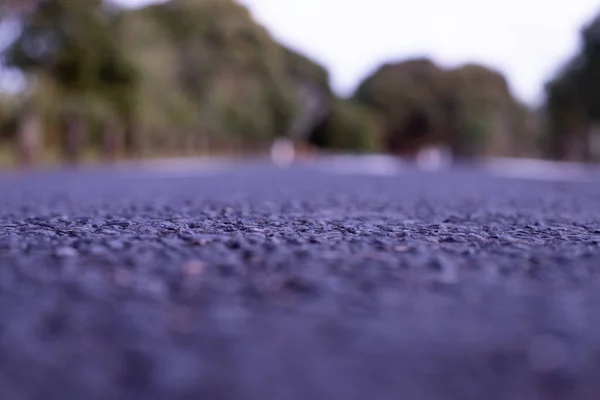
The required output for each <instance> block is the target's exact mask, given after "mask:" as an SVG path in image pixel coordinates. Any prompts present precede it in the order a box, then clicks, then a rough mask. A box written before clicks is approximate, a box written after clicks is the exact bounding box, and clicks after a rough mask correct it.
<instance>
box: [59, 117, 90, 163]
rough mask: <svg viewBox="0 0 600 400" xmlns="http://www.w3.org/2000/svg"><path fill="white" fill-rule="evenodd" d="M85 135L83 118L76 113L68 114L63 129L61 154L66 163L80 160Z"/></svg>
mask: <svg viewBox="0 0 600 400" xmlns="http://www.w3.org/2000/svg"><path fill="white" fill-rule="evenodd" d="M85 136H86V126H85V120H84V118H83V117H82V116H81V115H79V114H77V113H72V114H70V115H68V116H67V117H66V119H65V128H64V131H63V156H64V158H65V161H66V162H67V164H70V165H77V164H79V163H80V162H81V156H82V152H83V147H84V144H85Z"/></svg>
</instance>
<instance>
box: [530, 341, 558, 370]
mask: <svg viewBox="0 0 600 400" xmlns="http://www.w3.org/2000/svg"><path fill="white" fill-rule="evenodd" d="M528 353H529V364H530V365H531V368H532V369H533V370H534V371H536V372H549V371H554V370H557V369H559V368H561V367H562V366H564V365H565V363H566V362H567V357H568V354H567V349H566V348H565V345H564V344H563V343H562V342H561V341H559V340H558V339H557V338H555V337H553V336H551V335H540V336H538V337H536V338H535V339H534V340H533V341H532V343H531V345H530V346H529V351H528Z"/></svg>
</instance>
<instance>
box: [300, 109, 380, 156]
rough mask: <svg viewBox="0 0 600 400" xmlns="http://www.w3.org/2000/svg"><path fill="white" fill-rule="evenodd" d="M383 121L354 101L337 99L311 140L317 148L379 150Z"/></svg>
mask: <svg viewBox="0 0 600 400" xmlns="http://www.w3.org/2000/svg"><path fill="white" fill-rule="evenodd" d="M383 133H384V130H383V121H382V119H381V117H380V115H379V114H378V113H377V112H376V111H374V110H372V109H370V108H368V107H366V106H363V105H360V104H358V103H356V102H355V101H353V100H342V99H337V100H336V101H335V102H334V103H333V107H332V110H331V113H330V114H329V116H328V117H327V118H326V120H325V122H324V123H323V124H322V125H321V126H320V127H319V128H318V129H316V130H315V132H314V133H313V136H312V137H311V141H312V142H313V143H314V144H315V145H317V146H320V147H324V148H328V149H333V150H339V151H347V152H348V151H349V152H360V153H362V152H376V151H379V150H381V143H382V139H383Z"/></svg>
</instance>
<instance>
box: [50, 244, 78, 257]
mask: <svg viewBox="0 0 600 400" xmlns="http://www.w3.org/2000/svg"><path fill="white" fill-rule="evenodd" d="M55 254H56V256H57V257H61V258H68V257H76V256H77V255H78V254H79V253H78V252H77V250H76V249H74V248H73V247H69V246H65V247H59V248H58V249H56V253H55Z"/></svg>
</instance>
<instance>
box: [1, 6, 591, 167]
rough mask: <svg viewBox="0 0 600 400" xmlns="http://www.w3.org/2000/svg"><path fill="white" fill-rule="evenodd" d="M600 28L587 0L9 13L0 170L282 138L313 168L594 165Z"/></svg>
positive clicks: (4, 34) (192, 152) (240, 148)
mask: <svg viewBox="0 0 600 400" xmlns="http://www.w3.org/2000/svg"><path fill="white" fill-rule="evenodd" d="M596 12H600V6H598V5H597V4H594V2H593V1H590V0H571V1H570V2H556V3H547V2H543V1H541V0H530V1H528V2H519V3H517V1H516V0H511V1H505V2H495V3H491V2H481V1H476V0H460V1H455V2H444V1H442V0H427V1H423V2H421V3H418V2H411V3H408V2H404V1H398V2H392V1H389V0H370V1H369V2H364V1H356V2H354V3H351V2H342V1H341V0H320V1H317V0H305V1H292V0H277V1H275V0H245V1H241V0H240V1H235V0H170V1H160V2H156V1H155V2H151V1H142V0H137V1H134V0H119V1H117V0H112V1H109V0H0V166H1V167H10V166H18V167H31V166H47V165H55V164H66V165H78V164H81V163H89V162H107V163H110V162H115V161H119V160H134V159H150V158H163V157H188V156H189V157H199V156H222V155H226V156H236V157H237V156H244V155H258V154H265V153H266V152H268V151H271V150H272V149H273V144H274V143H276V146H275V148H276V149H280V150H281V149H285V146H284V145H282V143H284V144H285V143H286V142H282V141H281V139H282V138H287V139H289V140H290V141H291V142H292V143H293V145H294V146H295V149H296V152H297V154H300V156H306V157H308V156H310V155H314V154H321V153H322V154H332V153H343V154H353V153H377V154H382V153H386V154H393V155H398V156H402V157H405V158H406V159H409V160H410V159H416V158H418V156H419V155H422V154H427V152H428V151H432V149H435V151H437V152H438V153H439V154H445V155H447V156H449V157H451V158H452V159H453V160H458V161H460V160H464V161H469V160H474V159H481V158H489V157H520V158H538V159H554V160H567V161H578V162H597V161H600V128H599V127H600V125H599V124H598V122H599V121H600V18H596ZM278 146H279V147H278ZM282 146H283V147H282Z"/></svg>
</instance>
